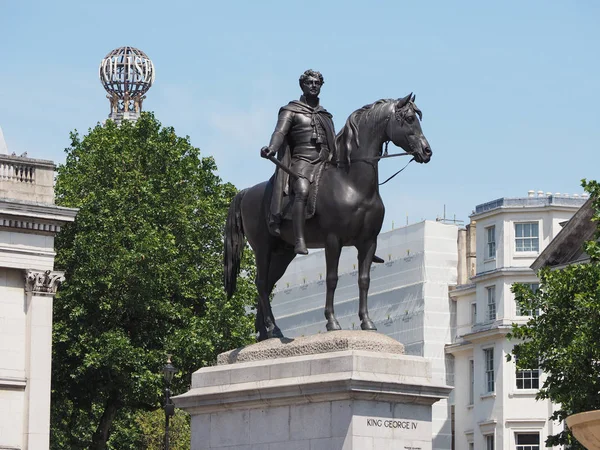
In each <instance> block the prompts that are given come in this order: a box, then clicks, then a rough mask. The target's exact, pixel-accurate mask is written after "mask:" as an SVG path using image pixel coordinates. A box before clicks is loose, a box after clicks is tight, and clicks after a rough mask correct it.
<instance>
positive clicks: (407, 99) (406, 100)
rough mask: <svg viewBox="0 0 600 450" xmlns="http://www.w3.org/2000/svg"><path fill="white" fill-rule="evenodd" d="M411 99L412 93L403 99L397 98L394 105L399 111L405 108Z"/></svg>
mask: <svg viewBox="0 0 600 450" xmlns="http://www.w3.org/2000/svg"><path fill="white" fill-rule="evenodd" d="M411 97H412V92H411V93H410V94H408V95H407V96H406V97H404V98H399V99H398V103H396V108H398V109H400V108H402V107H403V106H405V105H406V104H407V103H408V102H410V98H411Z"/></svg>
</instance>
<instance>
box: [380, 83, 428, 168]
mask: <svg viewBox="0 0 600 450" xmlns="http://www.w3.org/2000/svg"><path fill="white" fill-rule="evenodd" d="M414 102H415V96H414V95H412V93H410V94H408V95H407V96H406V97H404V98H400V99H398V101H397V102H396V104H395V105H394V108H395V111H394V112H393V115H392V117H390V119H389V121H388V124H387V128H386V133H387V137H388V139H389V140H390V141H392V142H393V143H394V144H395V145H397V146H398V147H401V148H402V149H403V150H404V151H406V152H408V153H410V154H411V155H412V156H413V157H414V159H415V161H417V162H418V163H428V162H429V160H430V159H431V154H432V152H431V147H429V142H427V139H425V136H423V131H422V130H421V123H420V120H421V119H422V118H423V114H422V113H421V111H420V110H419V108H417V105H415V103H414Z"/></svg>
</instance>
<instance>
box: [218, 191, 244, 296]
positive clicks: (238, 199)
mask: <svg viewBox="0 0 600 450" xmlns="http://www.w3.org/2000/svg"><path fill="white" fill-rule="evenodd" d="M246 191H247V189H244V190H243V191H240V192H238V193H237V194H236V196H235V197H233V200H232V202H231V205H229V212H228V213H227V221H226V222H225V252H224V255H223V265H224V271H223V284H224V285H225V292H226V293H227V298H231V296H232V295H233V294H234V292H235V290H236V287H237V277H238V274H239V273H240V261H241V259H242V252H243V251H244V245H245V239H244V226H243V224H242V211H241V204H242V199H243V198H244V195H245V194H246Z"/></svg>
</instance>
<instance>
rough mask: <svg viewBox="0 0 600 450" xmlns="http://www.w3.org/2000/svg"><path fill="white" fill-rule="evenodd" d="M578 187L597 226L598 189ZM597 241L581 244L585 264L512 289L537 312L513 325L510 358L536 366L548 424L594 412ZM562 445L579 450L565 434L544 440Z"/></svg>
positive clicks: (599, 398)
mask: <svg viewBox="0 0 600 450" xmlns="http://www.w3.org/2000/svg"><path fill="white" fill-rule="evenodd" d="M583 185H584V188H585V189H586V191H587V192H589V193H590V195H591V196H592V198H593V199H594V200H593V202H594V209H595V213H594V219H593V220H595V221H598V220H599V219H600V200H598V199H600V187H599V185H598V183H596V182H595V181H591V182H586V181H585V180H584V181H583ZM599 238H600V234H599V233H598V232H596V240H593V241H590V242H587V243H586V244H585V250H586V253H587V254H588V255H589V256H590V259H591V261H590V263H587V264H577V265H570V266H568V267H566V268H564V269H561V270H550V269H549V268H544V269H542V270H541V271H540V272H539V273H538V277H539V279H540V286H539V289H538V290H537V291H536V292H532V291H531V290H530V289H528V288H527V287H526V286H525V285H520V284H515V285H514V286H513V292H514V293H515V298H516V301H517V303H518V304H519V306H520V307H521V308H524V309H539V310H540V314H539V315H538V316H534V317H532V318H531V319H529V321H528V322H527V323H526V324H521V325H519V324H513V329H512V333H511V334H509V338H510V339H518V340H520V341H521V342H519V343H518V344H516V345H515V346H514V350H513V355H514V356H516V358H517V366H518V367H520V368H532V367H539V368H540V369H541V370H542V372H543V373H544V374H545V376H546V379H545V380H544V383H543V386H542V388H541V389H540V390H539V392H538V394H537V399H550V400H551V401H552V402H554V403H555V404H556V405H557V406H556V408H557V409H556V410H555V412H554V413H553V415H552V417H551V418H552V419H553V420H558V421H563V422H564V421H565V419H566V418H567V417H568V416H569V415H571V414H576V413H579V412H584V411H590V410H596V409H600V346H599V345H598V342H600V251H599V247H598V241H597V240H598V239H599ZM509 357H510V355H509ZM509 359H510V358H509ZM565 444H566V445H569V447H568V448H570V449H584V447H583V446H581V445H580V444H579V443H578V442H577V441H576V440H575V438H574V437H573V436H572V435H571V433H570V432H569V431H568V430H565V431H562V432H560V433H558V434H556V435H553V436H549V437H548V439H547V441H546V445H548V446H556V445H565Z"/></svg>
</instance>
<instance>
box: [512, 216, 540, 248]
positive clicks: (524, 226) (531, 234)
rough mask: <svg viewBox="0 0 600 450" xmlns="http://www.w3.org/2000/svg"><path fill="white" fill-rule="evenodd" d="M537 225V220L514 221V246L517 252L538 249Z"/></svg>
mask: <svg viewBox="0 0 600 450" xmlns="http://www.w3.org/2000/svg"><path fill="white" fill-rule="evenodd" d="M539 238H540V235H539V225H538V223H537V222H530V223H515V248H516V251H517V252H537V251H539V250H540V239H539Z"/></svg>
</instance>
